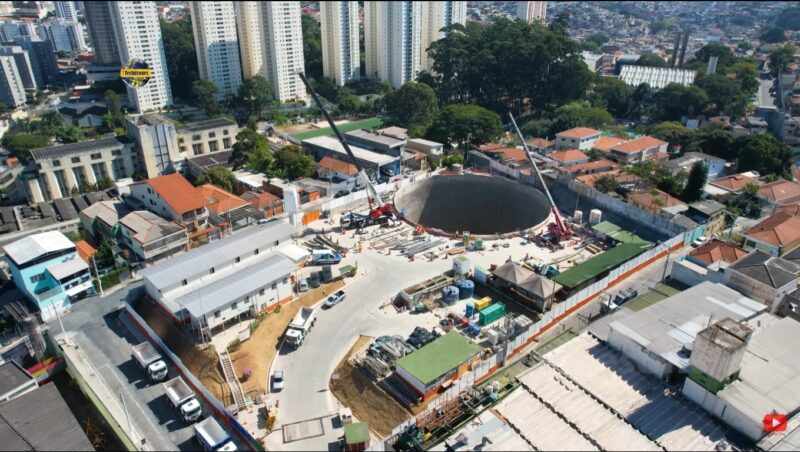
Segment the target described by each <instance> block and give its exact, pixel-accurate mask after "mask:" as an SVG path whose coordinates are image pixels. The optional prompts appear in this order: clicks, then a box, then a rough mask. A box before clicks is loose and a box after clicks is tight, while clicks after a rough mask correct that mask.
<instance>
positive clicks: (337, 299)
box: [323, 290, 344, 308]
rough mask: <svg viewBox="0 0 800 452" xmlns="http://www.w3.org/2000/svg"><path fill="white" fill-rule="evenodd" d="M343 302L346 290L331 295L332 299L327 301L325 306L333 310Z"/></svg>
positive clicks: (329, 298)
mask: <svg viewBox="0 0 800 452" xmlns="http://www.w3.org/2000/svg"><path fill="white" fill-rule="evenodd" d="M343 301H344V290H340V291H338V292H336V293H335V294H333V295H331V296H330V297H328V299H327V300H325V303H324V304H323V306H324V307H325V308H332V307H334V306H336V305H337V304H339V303H341V302H343Z"/></svg>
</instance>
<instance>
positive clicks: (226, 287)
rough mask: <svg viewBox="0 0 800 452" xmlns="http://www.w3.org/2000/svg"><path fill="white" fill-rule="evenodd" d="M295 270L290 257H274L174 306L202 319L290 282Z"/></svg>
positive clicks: (275, 254) (280, 255) (194, 292)
mask: <svg viewBox="0 0 800 452" xmlns="http://www.w3.org/2000/svg"><path fill="white" fill-rule="evenodd" d="M295 268H296V266H295V264H294V262H292V261H291V260H290V259H289V258H288V257H286V256H284V255H283V254H281V253H272V254H271V255H270V256H269V257H268V258H267V259H266V260H264V261H261V262H260V263H258V265H253V266H250V267H249V268H247V269H245V270H242V271H240V272H236V273H233V274H231V275H230V276H228V277H227V278H223V279H221V280H219V281H216V282H214V283H212V284H209V285H207V286H203V287H200V288H198V289H197V290H194V291H192V292H189V293H187V294H185V295H183V296H181V297H179V298H177V299H175V301H174V303H175V304H176V305H177V306H179V307H182V308H185V309H186V310H188V311H189V314H191V315H192V316H193V317H195V318H200V317H203V316H204V315H207V314H210V313H212V312H214V311H216V310H217V309H220V308H222V307H224V306H226V305H228V304H230V303H233V302H235V301H237V300H240V299H242V298H243V297H244V296H246V295H248V294H251V293H253V292H255V291H257V290H259V289H260V288H262V287H264V286H265V285H268V284H271V283H273V282H275V281H277V280H280V279H283V278H286V277H287V276H289V275H290V274H291V273H292V272H293V271H294V270H295Z"/></svg>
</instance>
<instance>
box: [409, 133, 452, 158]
mask: <svg viewBox="0 0 800 452" xmlns="http://www.w3.org/2000/svg"><path fill="white" fill-rule="evenodd" d="M406 149H407V150H409V151H414V152H421V153H423V154H425V155H427V156H428V157H433V158H439V157H441V156H442V154H444V145H443V144H442V143H437V142H435V141H430V140H423V139H422V138H411V139H409V140H408V141H407V142H406Z"/></svg>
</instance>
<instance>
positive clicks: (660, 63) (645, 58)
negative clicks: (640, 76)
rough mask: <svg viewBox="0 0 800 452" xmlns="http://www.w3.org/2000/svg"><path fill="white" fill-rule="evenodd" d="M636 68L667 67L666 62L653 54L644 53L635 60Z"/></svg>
mask: <svg viewBox="0 0 800 452" xmlns="http://www.w3.org/2000/svg"><path fill="white" fill-rule="evenodd" d="M636 65H637V66H654V67H667V62H666V61H665V60H664V59H663V58H661V57H660V56H658V55H656V54H655V53H649V52H645V53H643V54H642V55H641V56H639V59H638V60H636Z"/></svg>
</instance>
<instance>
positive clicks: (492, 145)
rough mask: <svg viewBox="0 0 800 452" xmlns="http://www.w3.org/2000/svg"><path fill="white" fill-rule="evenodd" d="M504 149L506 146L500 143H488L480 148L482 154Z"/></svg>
mask: <svg viewBox="0 0 800 452" xmlns="http://www.w3.org/2000/svg"><path fill="white" fill-rule="evenodd" d="M504 147H505V146H504V145H502V144H499V143H486V144H482V145H480V146H478V150H479V151H481V152H494V151H497V150H498V149H502V148H504Z"/></svg>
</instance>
